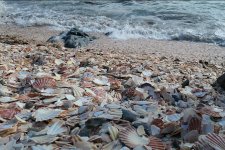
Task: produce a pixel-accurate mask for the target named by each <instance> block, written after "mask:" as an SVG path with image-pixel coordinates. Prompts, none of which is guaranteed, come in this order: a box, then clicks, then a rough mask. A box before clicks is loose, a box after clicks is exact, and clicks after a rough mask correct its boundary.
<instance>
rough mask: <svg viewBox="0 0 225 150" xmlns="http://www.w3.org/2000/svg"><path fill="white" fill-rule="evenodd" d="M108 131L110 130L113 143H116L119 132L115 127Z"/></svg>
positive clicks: (110, 127)
mask: <svg viewBox="0 0 225 150" xmlns="http://www.w3.org/2000/svg"><path fill="white" fill-rule="evenodd" d="M108 130H109V135H110V137H111V139H112V140H113V141H115V140H116V139H117V138H118V133H119V130H118V129H117V128H116V127H114V126H109V127H108Z"/></svg>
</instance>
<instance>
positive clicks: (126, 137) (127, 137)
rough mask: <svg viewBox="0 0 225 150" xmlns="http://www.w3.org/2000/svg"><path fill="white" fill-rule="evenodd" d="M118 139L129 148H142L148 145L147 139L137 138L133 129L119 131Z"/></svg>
mask: <svg viewBox="0 0 225 150" xmlns="http://www.w3.org/2000/svg"><path fill="white" fill-rule="evenodd" d="M119 139H120V140H121V141H122V142H123V143H124V144H125V145H126V146H128V147H130V148H135V147H137V146H144V145H147V144H148V143H149V139H148V138H146V137H144V136H139V135H138V133H137V131H136V129H135V128H134V127H128V128H126V129H125V130H122V131H120V132H119Z"/></svg>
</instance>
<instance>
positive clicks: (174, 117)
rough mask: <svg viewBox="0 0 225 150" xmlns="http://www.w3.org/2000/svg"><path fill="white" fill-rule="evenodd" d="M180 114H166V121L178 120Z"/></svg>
mask: <svg viewBox="0 0 225 150" xmlns="http://www.w3.org/2000/svg"><path fill="white" fill-rule="evenodd" d="M181 117H182V116H181V114H172V115H167V116H166V118H165V119H166V121H168V122H173V121H179V120H180V119H181Z"/></svg>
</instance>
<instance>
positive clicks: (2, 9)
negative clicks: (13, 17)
mask: <svg viewBox="0 0 225 150" xmlns="http://www.w3.org/2000/svg"><path fill="white" fill-rule="evenodd" d="M5 11H6V5H5V2H4V1H2V0H0V17H1V16H3V15H4V13H5Z"/></svg>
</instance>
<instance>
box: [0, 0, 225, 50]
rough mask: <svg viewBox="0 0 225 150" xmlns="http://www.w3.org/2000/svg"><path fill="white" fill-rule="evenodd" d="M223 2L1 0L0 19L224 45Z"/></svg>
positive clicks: (120, 35) (119, 35)
mask: <svg viewBox="0 0 225 150" xmlns="http://www.w3.org/2000/svg"><path fill="white" fill-rule="evenodd" d="M0 4H1V3H0ZM0 6H1V5H0ZM224 6H225V1H209V0H208V1H206V0H198V1H197V0H192V1H190V0H176V1H171V0H170V1H167V0H160V1H159V0H158V1H156V0H148V1H147V0H137V1H134V0H133V1H132V0H95V1H93V0H92V1H91V0H89V1H87V0H80V1H78V0H67V1H43V0H39V1H37V0H36V1H34V0H33V1H22V0H19V1H12V0H5V5H2V7H1V8H2V9H0V14H2V17H1V19H0V21H1V23H2V24H6V23H7V24H16V25H21V26H51V27H53V28H56V29H60V30H64V29H69V28H72V27H74V26H76V27H78V28H80V29H82V30H84V31H86V32H103V33H109V35H110V36H111V37H113V38H117V39H128V38H152V39H167V40H187V41H197V42H209V43H216V44H219V45H222V46H225V15H224V14H225V7H224ZM5 9H6V10H5ZM1 10H4V13H1Z"/></svg>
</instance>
